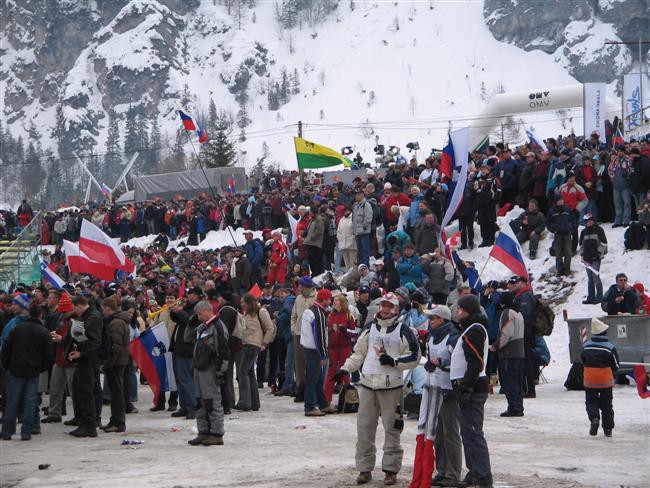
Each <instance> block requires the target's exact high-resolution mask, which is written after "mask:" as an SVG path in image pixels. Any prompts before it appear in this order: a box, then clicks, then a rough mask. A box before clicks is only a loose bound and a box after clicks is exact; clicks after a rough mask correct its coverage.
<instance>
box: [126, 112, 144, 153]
mask: <svg viewBox="0 0 650 488" xmlns="http://www.w3.org/2000/svg"><path fill="white" fill-rule="evenodd" d="M141 143H142V140H141V138H140V128H139V127H138V113H137V110H136V109H135V108H133V107H132V106H129V109H128V110H127V112H126V124H125V128H124V152H125V153H126V155H127V157H130V154H131V153H133V152H135V151H137V150H139V149H140V145H141Z"/></svg>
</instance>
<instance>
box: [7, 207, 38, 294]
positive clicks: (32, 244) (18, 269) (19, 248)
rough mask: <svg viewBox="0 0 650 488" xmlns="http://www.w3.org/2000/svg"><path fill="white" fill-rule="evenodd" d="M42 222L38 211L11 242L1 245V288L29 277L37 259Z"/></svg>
mask: <svg viewBox="0 0 650 488" xmlns="http://www.w3.org/2000/svg"><path fill="white" fill-rule="evenodd" d="M42 223H43V212H42V211H39V212H38V213H37V214H36V215H35V216H34V218H32V220H31V221H30V222H29V224H27V225H26V226H25V228H24V229H23V230H22V231H21V232H20V234H18V236H17V237H16V238H15V239H14V240H13V241H12V242H11V244H9V245H8V246H1V247H2V250H1V251H0V287H2V289H4V290H7V289H8V288H9V287H10V286H11V284H12V283H19V282H21V281H24V280H25V279H29V278H30V277H31V275H33V274H34V270H35V266H36V264H35V260H37V259H38V255H39V251H40V245H41V225H42ZM30 281H31V280H30ZM28 284H29V283H28Z"/></svg>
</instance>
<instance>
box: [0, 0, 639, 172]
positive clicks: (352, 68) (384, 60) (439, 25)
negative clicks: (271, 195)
mask: <svg viewBox="0 0 650 488" xmlns="http://www.w3.org/2000/svg"><path fill="white" fill-rule="evenodd" d="M635 1H636V3H634V1H632V0H625V2H622V3H625V4H626V5H627V4H628V3H629V4H630V5H631V4H632V3H634V4H635V5H636V4H639V1H641V3H643V1H642V0H635ZM222 3H223V4H218V2H216V1H208V0H205V1H198V0H188V1H180V0H115V1H111V2H105V1H99V0H84V1H71V0H48V1H47V2H41V1H37V0H24V1H17V0H3V1H2V2H0V7H1V9H2V13H3V15H2V17H3V19H4V25H3V29H2V33H0V105H1V106H2V110H3V113H4V119H5V121H6V124H7V125H8V128H9V130H10V131H11V133H12V134H13V136H15V137H17V136H21V135H22V136H23V137H25V139H27V137H28V130H29V128H30V127H31V126H32V124H33V126H34V127H35V128H36V129H37V130H38V132H39V133H40V139H41V140H42V142H43V145H44V147H51V148H53V149H55V150H58V153H59V154H58V155H59V156H60V157H61V158H65V157H68V156H70V154H71V153H72V151H73V150H76V151H78V152H80V153H84V154H87V153H89V152H90V151H93V152H95V153H97V152H99V153H103V152H104V151H105V145H106V139H107V133H108V126H109V122H110V119H111V117H113V116H114V117H117V118H119V120H120V123H119V126H120V130H121V133H122V135H124V132H125V129H124V125H125V121H124V119H125V113H126V112H127V110H128V109H129V107H130V106H133V107H135V108H137V110H138V113H139V114H140V115H139V116H140V117H141V118H142V119H143V120H146V121H147V124H149V125H151V124H152V120H153V119H158V120H159V122H160V125H161V129H162V134H163V137H162V141H163V145H165V144H166V145H167V146H168V145H171V142H170V141H171V140H173V138H174V135H175V133H176V130H177V128H178V127H179V120H178V118H177V116H176V114H175V110H176V109H177V108H178V107H179V106H181V105H182V106H183V107H184V108H185V109H187V110H188V111H189V112H190V113H193V114H195V115H200V116H203V115H204V114H206V112H207V109H208V106H209V102H210V100H213V101H214V102H215V104H216V106H217V108H219V109H224V110H226V111H227V112H228V113H229V114H230V115H231V116H232V118H233V119H235V118H236V114H237V113H238V112H240V111H241V109H242V107H244V109H245V111H246V112H247V118H249V119H251V120H252V123H251V124H250V125H248V126H246V127H245V133H246V135H247V139H246V141H245V142H244V143H243V144H241V146H240V148H241V152H240V163H241V164H245V165H250V164H252V163H254V162H255V160H256V159H257V158H258V157H260V155H261V154H262V153H264V152H266V151H267V149H266V146H267V147H268V151H270V156H271V159H274V160H276V161H277V163H278V164H279V165H281V166H284V167H292V166H293V165H294V155H293V146H292V140H291V136H292V135H294V134H295V133H296V127H295V125H293V124H296V123H297V121H298V120H302V121H303V122H304V123H305V125H304V135H305V137H307V138H311V139H313V140H316V141H318V142H321V143H324V144H328V145H331V146H333V147H335V148H337V149H338V148H340V147H342V146H345V145H351V146H354V147H355V149H356V150H359V151H361V153H362V154H363V155H364V156H366V157H372V150H371V149H372V147H373V146H374V145H375V138H376V137H378V138H379V142H380V143H382V144H386V145H390V144H396V145H399V146H400V147H402V149H403V150H404V152H405V148H404V146H405V144H406V143H407V142H410V141H413V140H417V141H418V142H420V146H421V147H422V148H423V150H425V151H428V150H429V149H430V148H431V147H440V145H441V144H442V142H443V138H444V135H445V134H446V133H447V131H448V129H449V127H450V126H453V127H457V126H461V125H464V124H466V123H467V118H471V117H474V116H476V115H477V114H478V113H479V111H480V109H481V107H482V105H483V104H485V103H486V101H487V100H488V99H489V97H490V96H491V95H492V94H494V93H496V92H500V91H503V90H508V91H509V90H520V89H529V88H533V89H534V88H536V87H540V86H542V85H543V86H546V87H548V86H554V85H564V84H569V83H575V82H576V80H575V79H574V78H572V77H571V76H570V75H569V74H568V71H567V70H568V69H570V66H571V63H572V61H571V59H573V58H575V57H576V56H577V55H579V54H580V53H581V52H583V51H581V50H580V49H582V48H580V49H577V48H576V49H577V50H576V51H575V53H574V52H573V50H572V49H573V48H572V47H571V46H568V44H567V46H568V47H566V49H568V51H566V53H565V54H564V55H563V61H562V62H558V61H557V60H556V57H555V56H553V55H551V54H547V53H545V52H543V51H541V50H535V51H530V52H526V51H524V50H522V49H520V48H519V47H516V46H514V45H510V44H505V43H502V42H500V41H498V40H496V39H495V37H494V36H493V33H492V32H490V30H489V29H488V26H487V24H486V22H488V23H490V27H491V28H492V29H493V30H494V26H495V24H496V25H501V24H503V23H504V22H506V20H507V19H508V18H511V17H508V15H515V16H516V15H518V14H517V12H518V11H517V10H516V9H514V8H515V7H516V6H517V5H520V4H523V1H522V2H520V4H516V5H510V4H508V3H507V2H506V3H505V4H504V3H503V2H501V4H499V5H498V7H499V10H498V12H496V13H493V14H489V12H488V7H489V8H494V5H491V4H492V3H494V2H490V4H486V5H485V9H486V10H485V12H484V4H483V2H480V1H455V2H446V1H438V0H429V1H428V2H415V1H413V2H411V1H400V2H393V3H388V2H372V1H369V2H355V1H354V0H351V1H347V0H346V1H341V2H339V3H338V4H333V3H332V2H331V0H313V1H311V2H302V3H300V2H296V1H295V0H285V1H284V2H271V1H260V2H256V1H255V0H249V1H244V0H227V1H224V2H222ZM600 3H603V2H600ZM619 3H621V2H619ZM294 4H295V5H302V7H296V8H298V13H295V12H294V13H293V14H292V15H294V17H295V20H294V23H295V24H296V25H295V27H293V28H290V29H289V28H283V27H281V24H280V22H279V21H278V20H277V15H276V11H278V10H282V11H283V12H285V13H283V16H284V17H283V18H284V21H283V22H284V23H285V24H286V23H288V22H289V21H287V20H286V16H287V15H289V14H287V13H286V11H289V12H291V9H290V8H289V7H291V6H292V5H294ZM303 4H304V5H312V8H313V9H314V11H312V10H305V8H306V7H305V6H304V5H303ZM322 5H328V8H332V7H333V6H335V8H334V9H333V10H332V11H331V12H329V13H328V14H327V15H324V14H319V13H318V11H317V10H315V9H316V7H318V6H322ZM639 5H640V4H639ZM314 6H315V7H314ZM630 8H635V7H634V6H632V7H630ZM283 9H284V10H283ZM300 9H303V10H300ZM512 9H514V10H512ZM511 10H512V12H514V13H512V12H511ZM308 14H309V15H308ZM592 14H593V12H592V13H591V14H590V10H589V9H588V8H587V7H585V9H583V11H582V13H581V15H580V16H579V17H576V18H577V19H580V22H583V23H584V25H583V24H580V26H578V25H577V24H575V22H578V21H577V20H576V21H575V22H574V23H573V24H572V25H573V27H571V28H570V29H569V28H568V27H567V32H568V33H569V34H570V33H571V32H573V33H574V34H576V35H575V36H573V37H572V36H570V35H569V34H566V33H565V35H564V37H562V38H560V39H556V40H555V41H554V42H555V44H554V46H556V47H557V46H563V44H562V42H563V41H566V42H567V43H568V41H569V40H571V39H573V38H577V37H576V36H577V34H578V33H577V30H580V32H582V34H581V36H578V37H580V38H581V39H582V38H584V36H585V35H587V34H588V35H589V36H591V37H598V38H599V39H600V38H603V39H605V38H608V39H609V37H612V38H615V37H617V35H616V33H615V32H614V28H613V27H611V25H613V24H611V25H610V24H607V23H606V22H605V20H607V18H606V17H603V18H604V19H605V20H601V18H600V17H599V18H598V19H596V17H595V14H593V16H594V18H593V19H592V18H591V17H592ZM499 15H501V16H505V17H504V18H505V19H506V20H503V21H499V18H500V17H499V18H497V17H498V16H499ZM316 17H319V18H320V19H319V20H318V22H316V21H315V20H314V19H315V18H316ZM601 17H602V16H601ZM307 18H309V19H311V22H310V21H308V20H307ZM322 19H324V20H322ZM594 19H595V20H594ZM289 23H291V22H289ZM578 27H580V29H578ZM583 31H584V32H583ZM607 32H609V34H607ZM501 34H502V35H500V37H499V38H503V39H506V40H510V39H512V35H513V34H512V33H509V34H506V33H501ZM495 35H496V33H495ZM540 35H541V34H540ZM550 35H551V33H550V32H549V36H550ZM538 37H539V35H538ZM569 38H571V39H569ZM515 40H516V39H515ZM542 44H544V43H543V42H542V41H540V45H542ZM524 47H526V49H530V46H529V45H526V46H524ZM557 49H561V47H557ZM627 49H628V48H627V47H621V48H620V50H619V51H620V53H621V54H620V55H621V56H623V58H624V59H623V58H621V63H618V64H612V65H611V70H612V71H616V72H617V73H618V72H619V71H621V70H625V69H629V60H630V59H631V58H630V57H629V56H628V57H626V54H625V53H627ZM572 56H573V58H572ZM623 61H624V62H623ZM582 70H583V71H585V70H587V71H588V67H583V68H582ZM283 71H285V72H286V73H287V74H288V78H287V81H288V83H287V84H290V85H291V86H288V90H286V89H285V88H286V87H282V73H283ZM571 72H575V70H574V71H571ZM296 78H297V80H298V81H296ZM608 79H610V78H608ZM276 83H277V84H278V86H279V87H280V88H281V89H283V90H284V91H288V92H289V93H288V95H286V99H287V100H286V101H285V100H280V102H279V105H280V107H279V109H278V110H269V105H270V104H269V92H270V91H273V89H274V87H275V84H276ZM57 109H59V110H58V113H57ZM572 116H575V117H577V116H578V114H576V113H574V114H572V113H569V114H564V115H562V116H561V117H562V118H564V126H562V124H561V123H560V122H559V119H558V114H554V113H550V114H538V115H536V116H531V117H530V118H529V119H528V120H527V123H529V124H532V125H534V126H535V127H536V129H537V131H538V133H540V135H542V136H545V135H549V136H550V135H556V134H557V133H559V132H568V131H570V130H571V129H572V128H573V127H575V128H576V131H577V132H578V131H580V130H581V126H582V123H581V121H579V120H577V119H576V118H575V117H574V118H573V119H570V117H572ZM244 118H246V117H244ZM241 125H244V126H245V125H246V122H243V123H242V124H241ZM506 129H507V130H506V138H507V139H508V138H509V139H510V140H516V139H517V137H518V136H519V135H520V134H521V133H523V132H522V131H519V134H518V131H517V128H515V129H514V130H513V129H512V128H508V127H507V128H506ZM238 132H239V129H236V130H235V132H234V136H237V133H238ZM263 143H266V145H265V148H264V149H263ZM187 149H188V151H189V148H187ZM105 164H116V163H115V162H114V161H113V160H111V162H110V163H105Z"/></svg>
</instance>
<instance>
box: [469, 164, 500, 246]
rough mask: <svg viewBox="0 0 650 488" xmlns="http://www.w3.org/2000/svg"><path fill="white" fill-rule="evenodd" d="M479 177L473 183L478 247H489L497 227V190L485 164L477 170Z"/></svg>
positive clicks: (489, 170)
mask: <svg viewBox="0 0 650 488" xmlns="http://www.w3.org/2000/svg"><path fill="white" fill-rule="evenodd" d="M479 171H480V173H479V175H478V177H477V178H476V180H475V181H474V192H475V195H476V208H477V210H478V224H479V226H480V227H481V243H480V244H479V245H478V247H489V246H491V245H492V244H494V234H496V231H497V230H498V227H497V200H498V188H497V184H496V180H495V179H494V177H493V176H492V174H491V172H492V168H491V167H490V165H489V164H488V163H487V162H486V163H483V164H482V165H481V167H480V168H479Z"/></svg>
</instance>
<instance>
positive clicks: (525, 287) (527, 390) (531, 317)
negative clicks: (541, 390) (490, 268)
mask: <svg viewBox="0 0 650 488" xmlns="http://www.w3.org/2000/svg"><path fill="white" fill-rule="evenodd" d="M508 285H510V287H511V290H512V291H513V292H514V294H515V299H514V300H513V302H512V304H513V307H514V308H515V309H516V310H517V311H518V312H519V313H520V314H521V315H522V317H523V318H524V398H535V397H536V396H537V394H536V392H535V383H536V381H537V378H538V377H539V369H538V367H537V362H536V361H535V354H534V352H533V349H534V347H535V326H536V323H537V304H536V303H535V296H534V295H533V289H532V288H531V286H530V284H529V283H528V280H527V279H526V278H524V277H522V276H513V277H511V278H510V279H509V280H508Z"/></svg>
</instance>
